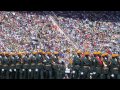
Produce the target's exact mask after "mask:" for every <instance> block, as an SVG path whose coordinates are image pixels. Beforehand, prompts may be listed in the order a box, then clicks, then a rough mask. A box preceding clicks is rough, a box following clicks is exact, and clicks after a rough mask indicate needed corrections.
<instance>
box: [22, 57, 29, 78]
mask: <svg viewBox="0 0 120 90" xmlns="http://www.w3.org/2000/svg"><path fill="white" fill-rule="evenodd" d="M21 59H22V60H23V63H21V64H22V69H21V76H20V78H21V79H28V69H29V67H30V66H29V60H28V57H27V56H25V55H24V56H22V58H21Z"/></svg>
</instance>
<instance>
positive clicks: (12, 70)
mask: <svg viewBox="0 0 120 90" xmlns="http://www.w3.org/2000/svg"><path fill="white" fill-rule="evenodd" d="M8 58H9V79H15V72H16V68H15V64H16V61H15V58H14V56H9V57H8Z"/></svg>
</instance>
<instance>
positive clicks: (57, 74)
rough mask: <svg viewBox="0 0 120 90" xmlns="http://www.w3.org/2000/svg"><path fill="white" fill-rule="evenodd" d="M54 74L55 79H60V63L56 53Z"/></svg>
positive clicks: (53, 64) (53, 66)
mask: <svg viewBox="0 0 120 90" xmlns="http://www.w3.org/2000/svg"><path fill="white" fill-rule="evenodd" d="M52 73H53V75H52V76H53V78H54V79H59V78H60V76H59V62H58V52H54V57H53V62H52Z"/></svg>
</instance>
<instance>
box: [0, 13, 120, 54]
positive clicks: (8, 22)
mask: <svg viewBox="0 0 120 90" xmlns="http://www.w3.org/2000/svg"><path fill="white" fill-rule="evenodd" d="M51 17H52V19H51ZM54 23H55V24H54ZM61 32H62V33H61ZM0 42H1V43H0V52H12V51H34V50H37V49H42V50H44V51H51V52H52V51H59V52H63V51H64V50H66V49H70V50H71V51H72V50H74V49H76V48H75V47H74V45H75V46H76V47H77V49H80V50H81V51H83V52H84V51H90V52H94V51H101V52H103V53H104V52H108V53H109V54H111V53H120V12H119V11H34V12H30V11H0Z"/></svg>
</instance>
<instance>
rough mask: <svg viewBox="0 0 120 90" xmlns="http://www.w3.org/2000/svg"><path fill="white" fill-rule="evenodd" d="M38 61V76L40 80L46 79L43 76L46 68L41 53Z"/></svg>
mask: <svg viewBox="0 0 120 90" xmlns="http://www.w3.org/2000/svg"><path fill="white" fill-rule="evenodd" d="M36 59H37V65H36V69H38V74H37V73H36V75H38V79H44V76H43V71H44V66H43V57H42V53H41V52H39V54H38V55H37V57H36ZM36 77H37V76H36Z"/></svg>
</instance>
